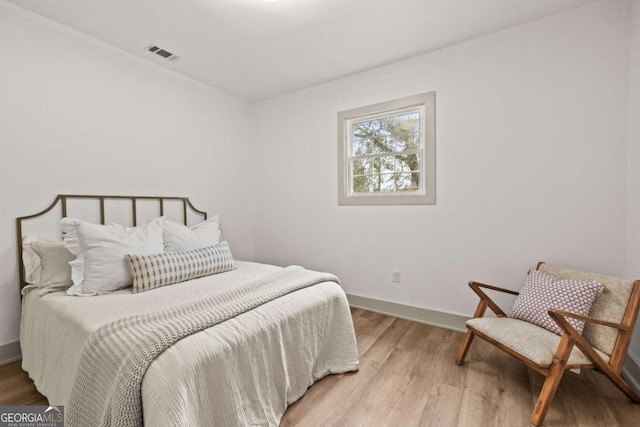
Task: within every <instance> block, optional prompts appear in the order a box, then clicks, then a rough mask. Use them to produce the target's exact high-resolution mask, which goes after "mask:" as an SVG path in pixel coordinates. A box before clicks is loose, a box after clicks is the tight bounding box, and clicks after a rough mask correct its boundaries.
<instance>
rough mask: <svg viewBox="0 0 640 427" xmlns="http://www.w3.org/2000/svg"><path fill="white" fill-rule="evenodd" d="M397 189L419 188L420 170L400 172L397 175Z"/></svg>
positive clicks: (411, 189)
mask: <svg viewBox="0 0 640 427" xmlns="http://www.w3.org/2000/svg"><path fill="white" fill-rule="evenodd" d="M396 186H397V189H398V191H416V190H418V189H419V188H420V172H414V173H400V174H398V175H397V179H396Z"/></svg>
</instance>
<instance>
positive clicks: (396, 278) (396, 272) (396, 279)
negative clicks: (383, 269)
mask: <svg viewBox="0 0 640 427" xmlns="http://www.w3.org/2000/svg"><path fill="white" fill-rule="evenodd" d="M391 273H392V275H391V280H393V283H400V270H392V272H391Z"/></svg>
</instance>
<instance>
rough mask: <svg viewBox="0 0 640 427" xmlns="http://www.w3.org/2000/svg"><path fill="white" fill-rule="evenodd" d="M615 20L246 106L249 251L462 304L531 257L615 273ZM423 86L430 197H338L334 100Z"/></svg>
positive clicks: (562, 21)
mask: <svg viewBox="0 0 640 427" xmlns="http://www.w3.org/2000/svg"><path fill="white" fill-rule="evenodd" d="M628 29H629V24H628V2H619V1H606V2H602V3H596V4H593V5H590V6H586V7H583V8H580V9H576V10H573V11H569V12H567V13H564V14H561V15H556V16H554V17H551V18H548V19H544V20H541V21H537V22H534V23H531V24H528V25H524V26H519V27H516V28H512V29H509V30H506V31H503V32H500V33H496V34H493V35H489V36H486V37H482V38H478V39H475V40H472V41H469V42H465V43H462V44H459V45H456V46H453V47H449V48H446V49H442V50H440V51H436V52H433V53H429V54H424V55H421V56H418V57H415V58H413V59H409V60H406V61H402V62H398V63H395V64H392V65H389V66H386V67H382V68H378V69H375V70H372V71H368V72H363V73H360V74H357V75H354V76H351V77H347V78H344V79H340V80H337V81H332V82H329V83H326V84H323V85H319V86H316V87H313V88H309V89H306V90H301V91H298V92H295V93H291V94H288V95H285V96H282V97H279V98H275V99H272V100H268V101H265V102H262V103H260V104H258V105H257V106H256V156H255V158H256V163H257V168H256V174H255V178H256V181H255V194H256V206H257V210H256V216H255V251H256V259H257V260H259V261H264V262H270V263H275V264H293V263H296V264H302V265H305V266H308V267H310V268H315V269H320V270H328V271H331V272H334V273H336V274H337V275H339V276H340V277H341V279H342V281H343V285H344V287H345V289H346V290H347V292H349V293H353V294H357V295H363V296H367V297H372V298H379V299H384V300H388V301H393V302H399V303H404V304H409V305H414V306H419V307H425V308H429V309H435V310H440V311H445V312H451V313H458V314H464V315H471V314H472V313H473V309H474V308H475V305H476V304H477V298H476V297H474V296H473V294H472V292H471V291H470V290H469V289H468V288H467V286H466V283H467V282H468V281H469V280H471V279H475V280H479V281H484V282H489V283H495V284H498V285H502V286H506V287H510V288H514V289H517V288H519V287H520V286H521V283H522V280H523V278H524V275H525V274H526V272H527V269H529V268H531V267H533V266H535V262H536V261H538V260H544V261H547V262H550V263H557V264H561V265H564V266H570V267H574V268H578V269H587V270H591V271H596V272H601V273H605V274H613V275H624V274H625V228H626V225H625V224H626V222H625V221H626V200H625V199H626V192H625V188H626V182H627V176H626V156H627V95H628V93H627V72H628V55H629V52H628ZM431 90H435V91H436V105H437V106H436V116H437V119H436V122H437V126H436V127H437V164H438V165H437V204H436V205H435V206H374V207H367V206H355V207H354V206H338V205H337V166H336V156H337V154H336V151H337V149H336V147H337V142H336V113H337V112H338V111H341V110H345V109H350V108H354V107H359V106H362V105H367V104H371V103H375V102H380V101H385V100H389V99H394V98H398V97H403V96H407V95H412V94H416V93H421V92H426V91H431ZM639 267H640V265H639ZM394 268H395V269H399V270H401V272H402V283H401V284H400V285H394V284H392V283H391V270H392V269H394Z"/></svg>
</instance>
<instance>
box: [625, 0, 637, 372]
mask: <svg viewBox="0 0 640 427" xmlns="http://www.w3.org/2000/svg"><path fill="white" fill-rule="evenodd" d="M629 54H630V56H629V112H628V118H629V119H628V132H629V159H628V170H629V182H628V186H627V204H628V209H627V277H629V278H634V279H639V278H640V0H634V1H633V2H632V9H631V38H630V44H629ZM629 352H630V353H631V354H632V355H633V357H634V359H635V362H636V364H638V365H639V366H640V325H639V326H638V327H636V329H635V334H634V339H633V341H632V342H631V347H630V350H629Z"/></svg>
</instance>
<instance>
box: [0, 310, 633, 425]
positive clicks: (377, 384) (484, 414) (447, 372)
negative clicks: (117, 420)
mask: <svg viewBox="0 0 640 427" xmlns="http://www.w3.org/2000/svg"><path fill="white" fill-rule="evenodd" d="M352 314H353V322H354V325H355V329H356V335H357V336H358V348H359V351H360V356H361V359H360V369H359V371H358V372H355V373H349V374H344V375H331V376H329V377H326V378H324V379H322V380H320V381H318V382H317V383H315V384H314V385H313V386H312V387H311V388H310V389H309V390H308V391H307V393H306V394H305V395H304V396H303V397H302V399H300V400H299V401H298V402H296V403H294V404H293V405H292V406H290V407H289V409H288V410H287V412H286V413H285V415H284V418H283V419H282V423H281V425H282V426H287V427H290V426H305V427H306V426H310V427H312V426H357V427H365V426H376V427H380V426H402V427H409V426H464V427H471V426H483V427H485V426H509V427H512V426H530V425H531V424H529V416H530V415H531V411H532V410H533V405H534V403H535V400H536V397H537V395H538V393H539V391H540V388H541V386H542V381H543V380H544V377H543V376H542V375H540V374H538V373H537V372H535V371H532V370H529V369H528V368H527V367H526V366H524V365H523V364H522V363H520V362H518V361H517V360H516V359H514V358H512V357H510V356H508V355H506V354H505V353H503V352H501V351H499V350H497V349H496V348H495V347H493V346H491V345H489V344H487V343H485V342H483V341H482V340H480V339H476V340H475V341H474V343H473V345H472V346H471V350H470V351H469V355H468V356H467V359H466V361H465V364H464V365H463V366H456V365H455V363H454V359H455V357H456V353H457V351H458V348H459V346H460V343H461V341H462V337H463V335H462V334H461V333H459V332H453V331H448V330H445V329H440V328H436V327H433V326H428V325H423V324H420V323H415V322H411V321H408V320H403V319H397V318H395V317H390V316H385V315H382V314H377V313H373V312H368V311H364V310H358V309H354V310H352ZM44 404H46V399H45V398H44V397H43V396H41V395H40V394H39V393H38V392H37V391H36V390H35V387H34V386H33V383H32V381H31V380H30V379H29V378H28V376H27V374H26V373H25V372H23V371H22V370H21V368H20V362H14V363H11V364H8V365H5V366H0V405H44ZM545 425H546V426H549V427H554V426H555V427H559V426H593V427H602V426H611V427H614V426H625V427H626V426H633V425H640V405H635V404H633V403H631V402H629V401H628V400H627V398H626V397H625V396H624V395H623V394H622V393H621V392H620V391H618V389H616V388H615V387H614V386H613V385H612V384H611V383H610V382H609V381H608V380H607V379H606V378H605V377H604V376H603V375H600V374H598V373H596V372H592V371H585V372H583V373H582V374H580V375H577V374H573V373H569V374H565V376H564V378H563V379H562V382H561V384H560V388H559V390H558V393H557V394H556V397H555V399H554V402H553V404H552V405H551V409H550V411H549V414H548V415H547V418H546V420H545Z"/></svg>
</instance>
